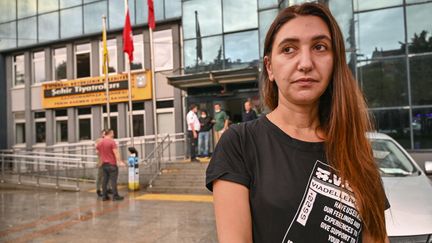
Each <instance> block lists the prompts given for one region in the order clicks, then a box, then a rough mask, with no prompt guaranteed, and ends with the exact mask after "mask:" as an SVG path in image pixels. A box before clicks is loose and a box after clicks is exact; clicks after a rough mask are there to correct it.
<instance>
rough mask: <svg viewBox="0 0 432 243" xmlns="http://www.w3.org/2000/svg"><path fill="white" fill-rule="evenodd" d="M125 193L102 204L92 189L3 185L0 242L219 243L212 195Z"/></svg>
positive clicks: (121, 191) (0, 203)
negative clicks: (57, 189) (72, 189)
mask: <svg viewBox="0 0 432 243" xmlns="http://www.w3.org/2000/svg"><path fill="white" fill-rule="evenodd" d="M120 193H121V194H122V195H124V196H125V200H124V201H121V202H112V201H107V202H102V201H100V200H97V199H96V195H95V193H94V192H92V191H91V190H87V191H81V192H62V191H55V190H36V189H15V188H5V187H2V186H1V185H0V216H1V217H0V242H83V243H84V242H149V243H151V242H162V243H163V242H185V243H189V242H191V243H192V242H203V243H211V242H217V236H216V227H215V221H214V212H213V205H212V198H211V196H209V195H207V196H203V195H197V196H194V195H188V196H184V195H166V194H165V195H159V196H158V195H157V194H147V193H144V192H142V191H141V192H127V191H126V189H125V188H123V189H121V190H120Z"/></svg>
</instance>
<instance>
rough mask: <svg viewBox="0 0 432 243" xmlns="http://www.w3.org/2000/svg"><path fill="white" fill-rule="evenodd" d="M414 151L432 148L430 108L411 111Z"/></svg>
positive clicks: (431, 116) (431, 108) (431, 112)
mask: <svg viewBox="0 0 432 243" xmlns="http://www.w3.org/2000/svg"><path fill="white" fill-rule="evenodd" d="M412 112H413V113H412V114H413V117H412V127H413V134H414V149H425V148H429V149H430V148H432V107H429V108H423V109H413V111H412Z"/></svg>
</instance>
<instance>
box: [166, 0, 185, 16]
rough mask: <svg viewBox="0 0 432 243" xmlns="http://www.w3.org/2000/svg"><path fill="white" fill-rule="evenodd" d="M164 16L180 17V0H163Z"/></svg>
mask: <svg viewBox="0 0 432 243" xmlns="http://www.w3.org/2000/svg"><path fill="white" fill-rule="evenodd" d="M165 17H166V18H167V19H169V18H176V17H181V0H165Z"/></svg>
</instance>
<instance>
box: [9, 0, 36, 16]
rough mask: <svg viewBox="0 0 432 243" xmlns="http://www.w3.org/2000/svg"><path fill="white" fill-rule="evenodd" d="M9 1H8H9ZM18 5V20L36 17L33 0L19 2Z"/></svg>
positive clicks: (20, 0)
mask: <svg viewBox="0 0 432 243" xmlns="http://www.w3.org/2000/svg"><path fill="white" fill-rule="evenodd" d="M9 1H10V0H9ZM17 3H18V18H25V17H28V16H33V15H36V3H37V1H34V0H19V1H17Z"/></svg>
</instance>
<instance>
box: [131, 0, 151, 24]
mask: <svg viewBox="0 0 432 243" xmlns="http://www.w3.org/2000/svg"><path fill="white" fill-rule="evenodd" d="M131 21H132V19H131ZM147 21H148V8H147V1H145V2H144V1H137V2H136V23H137V24H144V23H147Z"/></svg>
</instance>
